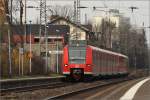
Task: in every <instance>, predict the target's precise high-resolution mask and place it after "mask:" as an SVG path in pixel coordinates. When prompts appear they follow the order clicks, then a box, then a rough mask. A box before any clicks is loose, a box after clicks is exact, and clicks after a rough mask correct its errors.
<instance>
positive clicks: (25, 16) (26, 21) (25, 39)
mask: <svg viewBox="0 0 150 100" xmlns="http://www.w3.org/2000/svg"><path fill="white" fill-rule="evenodd" d="M26 8H27V3H26V0H25V25H24V28H25V44H26V39H27V29H26V22H27V20H26V19H27V10H26Z"/></svg>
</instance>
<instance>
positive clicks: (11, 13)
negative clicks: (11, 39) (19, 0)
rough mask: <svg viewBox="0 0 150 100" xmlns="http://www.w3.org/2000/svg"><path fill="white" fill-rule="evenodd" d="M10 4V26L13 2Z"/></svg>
mask: <svg viewBox="0 0 150 100" xmlns="http://www.w3.org/2000/svg"><path fill="white" fill-rule="evenodd" d="M10 4H11V5H10V13H11V14H10V22H11V24H12V18H13V16H12V8H13V0H11V1H10Z"/></svg>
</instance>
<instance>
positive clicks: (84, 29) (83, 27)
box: [49, 17, 90, 32]
mask: <svg viewBox="0 0 150 100" xmlns="http://www.w3.org/2000/svg"><path fill="white" fill-rule="evenodd" d="M60 20H63V21H66V22H67V23H69V24H72V25H73V26H75V27H78V28H80V29H81V30H83V31H85V32H90V30H89V29H88V28H87V27H85V26H83V25H77V24H75V23H74V22H72V21H70V20H69V19H66V18H64V17H56V18H55V19H53V20H51V21H50V22H49V24H54V23H56V22H58V21H60Z"/></svg>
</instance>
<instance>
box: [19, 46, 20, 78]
mask: <svg viewBox="0 0 150 100" xmlns="http://www.w3.org/2000/svg"><path fill="white" fill-rule="evenodd" d="M19 76H20V48H19Z"/></svg>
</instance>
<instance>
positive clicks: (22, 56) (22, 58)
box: [21, 48, 24, 75]
mask: <svg viewBox="0 0 150 100" xmlns="http://www.w3.org/2000/svg"><path fill="white" fill-rule="evenodd" d="M21 49H22V51H21V53H22V54H21V66H22V75H24V66H23V58H24V57H23V48H21Z"/></svg>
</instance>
